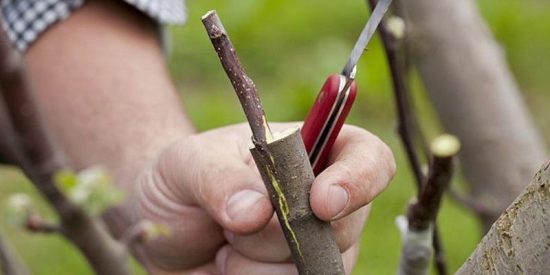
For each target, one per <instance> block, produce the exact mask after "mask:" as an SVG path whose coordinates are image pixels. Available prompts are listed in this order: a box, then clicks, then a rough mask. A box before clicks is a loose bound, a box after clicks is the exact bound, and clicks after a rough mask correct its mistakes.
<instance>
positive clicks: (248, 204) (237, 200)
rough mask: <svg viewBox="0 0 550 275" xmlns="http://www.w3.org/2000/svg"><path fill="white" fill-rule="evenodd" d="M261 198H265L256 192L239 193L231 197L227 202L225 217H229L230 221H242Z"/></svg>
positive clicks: (245, 191) (244, 191)
mask: <svg viewBox="0 0 550 275" xmlns="http://www.w3.org/2000/svg"><path fill="white" fill-rule="evenodd" d="M263 198H265V196H264V195H263V194H262V193H260V192H258V191H253V190H243V191H240V192H238V193H236V194H234V195H233V196H231V198H229V200H228V201H227V208H226V212H227V216H229V218H230V219H231V220H239V219H242V218H244V217H245V216H246V215H247V214H248V212H249V211H250V210H251V209H253V207H254V205H255V204H256V203H257V202H259V201H260V200H261V199H263Z"/></svg>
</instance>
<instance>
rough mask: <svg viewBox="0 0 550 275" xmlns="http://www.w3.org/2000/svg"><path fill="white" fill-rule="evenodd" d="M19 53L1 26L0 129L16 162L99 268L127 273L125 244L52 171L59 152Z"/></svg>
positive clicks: (56, 168)
mask: <svg viewBox="0 0 550 275" xmlns="http://www.w3.org/2000/svg"><path fill="white" fill-rule="evenodd" d="M22 63H23V62H22V60H21V56H20V55H19V54H18V53H17V52H16V51H15V50H13V49H12V47H11V45H10V42H9V41H8V39H7V37H6V34H5V33H4V32H3V31H0V91H1V92H2V94H1V97H0V101H1V100H3V101H4V103H2V104H5V105H4V106H5V107H6V113H7V117H8V119H7V121H9V123H6V124H7V125H2V127H4V129H2V130H3V131H5V132H3V133H2V135H7V136H9V137H11V138H12V140H13V142H14V143H15V144H14V148H16V149H15V150H17V158H18V159H17V161H16V163H17V164H18V165H19V166H20V167H21V168H22V170H23V172H24V173H25V174H26V175H27V176H28V177H29V178H30V180H31V182H32V183H33V184H34V185H35V187H36V188H37V189H38V190H39V191H40V192H41V193H42V195H44V197H45V198H46V199H47V200H48V202H49V203H50V204H51V205H52V206H53V208H54V209H55V211H56V212H57V214H58V215H59V217H60V220H61V223H60V226H61V232H62V234H63V235H64V236H65V237H66V238H67V239H69V240H70V241H71V242H72V243H73V244H74V245H76V246H77V247H78V248H79V249H80V250H81V251H82V253H83V254H84V256H85V257H86V259H87V260H88V262H89V263H90V265H91V267H92V268H93V269H94V270H95V271H96V272H97V273H98V274H128V267H127V260H126V256H125V253H124V249H123V248H122V247H121V246H120V245H119V244H118V243H116V242H115V241H114V240H113V239H112V238H111V237H110V236H109V234H108V233H107V232H106V230H105V228H104V227H103V226H102V224H100V222H99V221H97V220H95V219H92V218H91V217H89V216H88V215H87V214H86V213H85V212H84V211H83V210H82V209H80V208H79V207H77V206H76V205H75V204H74V203H72V202H71V201H69V200H68V199H67V197H66V196H65V195H64V194H63V193H62V192H61V191H60V190H59V189H58V188H57V186H56V184H55V182H54V175H55V173H56V172H57V171H59V170H60V169H61V168H62V166H63V163H62V162H61V159H60V157H59V155H56V154H55V149H54V147H53V145H52V142H51V139H50V136H49V135H48V134H47V131H46V129H45V126H44V123H43V122H42V121H41V117H40V115H39V113H38V107H37V105H36V103H35V102H34V97H33V95H32V89H31V86H30V81H29V80H28V79H27V76H26V74H25V72H24V68H23V64H22Z"/></svg>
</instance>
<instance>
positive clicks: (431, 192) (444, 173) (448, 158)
mask: <svg viewBox="0 0 550 275" xmlns="http://www.w3.org/2000/svg"><path fill="white" fill-rule="evenodd" d="M439 145H441V146H439ZM438 146H439V147H438ZM459 148H460V144H459V143H458V140H457V139H456V138H455V137H454V136H449V135H442V136H439V137H438V138H436V140H435V141H434V143H433V146H432V148H431V151H432V154H433V158H432V161H431V163H430V170H429V173H430V174H429V175H428V180H427V182H426V184H425V186H424V187H423V188H422V191H421V192H420V195H419V196H418V201H417V202H416V203H414V204H413V205H411V207H410V208H409V211H408V218H409V227H410V228H411V229H412V230H417V231H418V230H424V229H426V228H428V227H429V226H430V224H432V223H434V222H435V220H436V216H437V213H438V212H439V205H440V203H441V198H442V197H443V192H444V191H445V190H446V189H447V187H448V185H449V183H450V181H451V177H452V174H453V165H452V161H453V157H454V156H455V155H456V154H457V153H458V149H459Z"/></svg>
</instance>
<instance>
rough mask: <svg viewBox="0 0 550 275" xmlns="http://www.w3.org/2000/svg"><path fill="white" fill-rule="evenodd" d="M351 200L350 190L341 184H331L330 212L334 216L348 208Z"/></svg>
mask: <svg viewBox="0 0 550 275" xmlns="http://www.w3.org/2000/svg"><path fill="white" fill-rule="evenodd" d="M348 200H349V195H348V192H347V191H346V190H345V189H344V188H342V187H341V186H340V185H336V184H334V185H331V186H330V187H329V188H328V202H329V205H328V213H329V214H330V216H331V217H332V218H335V217H337V216H338V214H340V213H341V212H342V211H343V210H344V208H346V206H347V204H348Z"/></svg>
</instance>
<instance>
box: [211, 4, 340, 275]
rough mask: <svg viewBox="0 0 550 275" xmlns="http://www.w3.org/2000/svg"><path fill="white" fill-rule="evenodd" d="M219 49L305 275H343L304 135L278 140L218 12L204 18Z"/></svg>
mask: <svg viewBox="0 0 550 275" xmlns="http://www.w3.org/2000/svg"><path fill="white" fill-rule="evenodd" d="M202 22H203V24H204V26H205V28H206V31H207V32H208V35H209V37H210V40H211V41H212V44H213V46H214V49H215V50H216V52H217V53H218V57H219V59H220V62H221V63H222V65H223V67H224V69H225V72H226V73H227V76H228V77H229V79H230V80H231V84H232V85H233V88H234V89H235V92H236V93H237V96H238V97H239V100H240V102H241V105H242V107H243V109H244V112H245V114H246V117H247V119H248V122H249V124H250V127H251V128H252V134H253V139H252V140H253V143H254V145H255V148H253V149H252V150H251V152H252V156H253V157H254V160H255V162H256V166H257V167H258V169H259V171H260V174H261V175H262V179H263V180H264V183H265V185H266V188H267V190H268V192H269V195H270V198H271V202H272V204H273V206H274V208H275V211H276V213H277V217H278V218H279V221H280V224H281V227H282V229H283V232H284V235H285V237H286V240H287V243H288V245H289V247H290V250H291V252H292V258H293V260H294V262H295V264H296V267H297V269H298V272H299V273H300V274H344V268H343V264H342V257H341V255H340V252H339V249H338V245H337V243H336V240H335V237H334V234H333V233H332V230H331V227H330V224H329V223H327V222H323V221H321V220H319V219H318V218H317V217H316V216H315V215H314V214H313V211H312V210H311V207H310V205H309V190H310V188H311V184H312V183H313V180H314V175H313V171H312V169H311V165H310V164H309V159H308V157H307V153H306V151H305V148H304V144H303V141H302V138H301V135H300V133H299V131H298V130H297V129H296V130H295V131H292V132H287V133H286V135H282V136H281V137H280V138H279V139H276V140H273V138H272V136H271V132H270V130H269V126H268V124H267V120H266V118H265V114H264V111H263V108H262V106H261V103H260V100H259V97H258V95H257V92H256V88H255V87H254V84H253V82H252V80H251V79H250V78H249V77H248V76H247V75H246V73H245V71H244V69H243V68H242V66H241V65H240V62H239V60H238V57H237V55H236V53H235V49H234V48H233V45H232V44H231V41H230V40H229V37H228V36H227V33H226V32H225V29H224V27H223V25H222V23H221V22H220V19H219V18H218V16H217V14H216V12H215V11H210V12H208V13H207V14H206V15H205V16H203V18H202Z"/></svg>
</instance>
